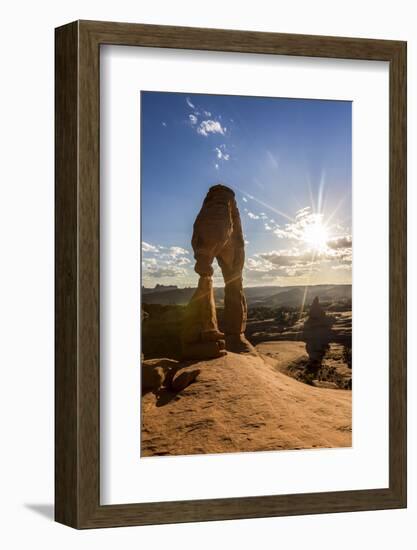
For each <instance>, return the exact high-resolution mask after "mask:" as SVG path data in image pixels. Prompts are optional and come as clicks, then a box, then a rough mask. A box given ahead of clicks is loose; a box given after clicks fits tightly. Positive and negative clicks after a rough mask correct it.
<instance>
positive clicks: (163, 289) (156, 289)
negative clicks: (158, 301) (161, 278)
mask: <svg viewBox="0 0 417 550" xmlns="http://www.w3.org/2000/svg"><path fill="white" fill-rule="evenodd" d="M177 289H178V287H177V285H160V284H159V283H157V284H156V285H155V286H154V288H146V287H145V286H142V295H143V294H150V293H152V292H168V291H170V290H177Z"/></svg>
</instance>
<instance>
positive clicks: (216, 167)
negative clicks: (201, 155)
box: [214, 162, 219, 170]
mask: <svg viewBox="0 0 417 550" xmlns="http://www.w3.org/2000/svg"><path fill="white" fill-rule="evenodd" d="M214 168H215V169H216V170H218V169H219V165H218V164H217V162H216V163H215V164H214Z"/></svg>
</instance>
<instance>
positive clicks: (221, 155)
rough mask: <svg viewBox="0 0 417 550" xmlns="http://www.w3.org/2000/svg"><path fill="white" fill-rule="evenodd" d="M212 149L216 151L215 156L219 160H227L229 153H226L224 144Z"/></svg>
mask: <svg viewBox="0 0 417 550" xmlns="http://www.w3.org/2000/svg"><path fill="white" fill-rule="evenodd" d="M214 151H215V152H216V156H217V158H218V159H220V160H229V158H230V155H229V153H226V145H225V144H224V143H223V144H222V145H220V146H219V147H215V148H214Z"/></svg>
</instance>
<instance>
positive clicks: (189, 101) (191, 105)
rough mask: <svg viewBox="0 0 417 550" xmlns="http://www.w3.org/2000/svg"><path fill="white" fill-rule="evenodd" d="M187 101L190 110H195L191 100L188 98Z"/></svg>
mask: <svg viewBox="0 0 417 550" xmlns="http://www.w3.org/2000/svg"><path fill="white" fill-rule="evenodd" d="M185 101H186V103H187V105H188V107H189V108H190V109H195V105H194V104H193V103H192V102H191V99H190V98H189V97H186V98H185Z"/></svg>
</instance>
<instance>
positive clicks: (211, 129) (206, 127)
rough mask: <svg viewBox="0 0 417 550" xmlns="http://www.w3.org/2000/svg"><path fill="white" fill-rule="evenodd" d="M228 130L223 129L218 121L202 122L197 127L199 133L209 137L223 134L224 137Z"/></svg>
mask: <svg viewBox="0 0 417 550" xmlns="http://www.w3.org/2000/svg"><path fill="white" fill-rule="evenodd" d="M225 132H226V128H223V127H222V125H221V124H220V122H219V121H217V120H202V121H201V122H200V124H199V125H198V127H197V133H198V134H200V135H201V136H205V137H207V136H208V135H209V134H221V135H222V136H224V134H225Z"/></svg>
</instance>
